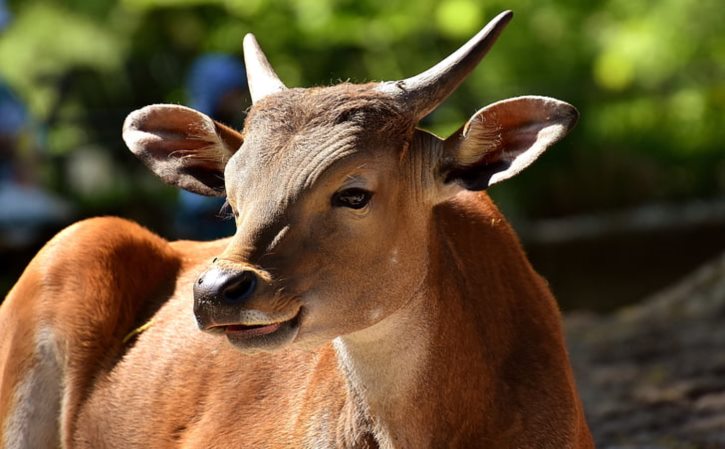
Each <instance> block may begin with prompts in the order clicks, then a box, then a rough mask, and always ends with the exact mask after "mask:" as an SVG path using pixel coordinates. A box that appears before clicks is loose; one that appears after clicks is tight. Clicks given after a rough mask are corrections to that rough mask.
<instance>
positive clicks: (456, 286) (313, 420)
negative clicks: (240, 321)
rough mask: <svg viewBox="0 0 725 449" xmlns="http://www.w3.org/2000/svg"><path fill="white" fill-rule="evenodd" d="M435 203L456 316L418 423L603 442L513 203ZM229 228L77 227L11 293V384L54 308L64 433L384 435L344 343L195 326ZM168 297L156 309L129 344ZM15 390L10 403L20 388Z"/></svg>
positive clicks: (452, 430)
mask: <svg viewBox="0 0 725 449" xmlns="http://www.w3.org/2000/svg"><path fill="white" fill-rule="evenodd" d="M435 216H436V220H435V224H434V225H433V226H434V228H435V232H436V233H437V234H438V236H439V237H438V239H437V241H438V243H437V244H436V245H435V253H434V254H432V257H433V260H435V261H436V264H435V266H434V271H433V274H432V277H433V279H431V281H432V282H431V288H433V289H435V290H438V292H439V294H438V295H436V296H438V297H439V298H441V299H445V300H444V301H440V302H439V303H438V304H437V306H438V307H440V308H441V312H444V311H445V314H446V316H448V319H447V320H441V321H440V322H438V325H437V327H438V331H437V333H436V334H437V337H438V338H437V340H438V341H437V343H436V344H435V345H434V347H435V354H434V355H433V357H432V363H431V365H430V366H428V367H427V370H428V371H429V373H427V374H428V375H427V376H426V382H425V383H424V384H422V385H421V388H420V390H419V391H418V392H417V393H416V397H417V401H416V405H415V406H414V407H413V408H412V409H408V410H401V411H400V412H401V413H403V414H404V418H405V419H409V420H412V419H415V420H416V421H420V422H421V423H422V424H423V423H424V425H421V426H420V427H418V428H417V431H418V432H420V433H419V435H416V437H420V438H426V436H428V437H430V436H434V437H435V438H434V439H433V440H432V441H430V442H429V446H430V447H454V446H456V447H457V446H462V447H471V446H470V444H471V441H472V440H471V438H475V441H479V443H480V444H481V447H496V448H507V447H511V448H514V447H516V448H523V447H552V448H566V447H572V448H574V447H576V448H585V447H592V446H591V441H590V437H589V436H588V435H589V434H588V430H587V429H586V424H585V422H584V418H583V414H582V410H581V406H580V404H579V401H578V399H577V397H576V394H575V389H574V385H573V380H572V378H571V373H570V371H569V369H568V368H567V366H568V362H567V360H566V353H565V351H564V346H563V342H562V337H561V330H560V325H559V322H558V318H557V311H556V306H555V304H554V302H553V300H552V298H551V295H550V294H549V293H548V289H547V288H546V286H545V284H544V283H543V281H542V280H541V279H540V278H539V277H538V276H537V275H536V274H535V273H534V272H533V271H532V270H531V268H530V266H529V265H528V263H527V262H526V260H525V258H524V257H523V255H522V253H521V250H520V248H519V246H518V244H517V243H516V240H515V237H514V236H513V234H512V233H511V231H510V229H509V228H508V226H507V225H506V224H505V222H504V221H503V219H502V217H501V216H500V215H499V213H498V212H497V211H496V210H495V208H493V206H492V205H491V204H490V202H489V201H488V199H487V198H486V197H485V196H484V195H472V194H461V195H459V196H458V197H457V198H456V199H455V200H454V201H452V202H450V203H447V204H442V205H440V206H438V208H437V211H436V214H435ZM69 240H70V241H69ZM99 243H101V245H99ZM226 243H227V242H225V241H219V242H213V243H209V244H197V243H185V242H180V243H176V244H171V245H169V244H166V243H164V242H163V241H161V240H159V239H158V237H156V236H154V235H152V234H150V233H149V232H148V231H145V230H143V229H141V228H139V227H138V226H136V225H134V224H132V223H129V222H124V221H121V220H117V219H97V220H92V221H88V222H84V223H81V224H78V225H75V229H74V230H73V232H69V231H66V232H64V233H62V234H61V235H60V236H59V237H57V238H56V239H54V240H53V241H52V242H51V243H49V245H48V247H46V249H44V250H43V251H42V252H41V253H40V255H39V256H38V257H37V258H36V259H35V260H34V261H33V263H32V264H31V265H30V267H29V269H28V270H27V271H26V274H25V275H24V276H23V278H22V279H21V281H20V282H19V283H18V285H17V286H16V287H15V289H14V290H13V292H12V293H11V294H10V296H9V297H8V300H7V301H6V303H5V304H3V308H2V312H3V314H2V317H3V319H4V321H3V327H2V332H3V338H2V340H0V341H2V342H3V343H4V344H3V347H2V350H3V351H2V352H1V353H0V354H2V355H3V359H2V362H3V366H4V368H5V369H4V371H3V372H5V373H6V375H5V376H4V377H3V379H2V385H3V398H7V397H8V394H9V393H8V392H9V391H11V390H12V388H11V386H12V384H13V383H15V382H17V381H18V379H17V378H15V377H14V376H11V377H8V375H7V373H8V371H10V370H9V369H8V368H9V366H12V367H13V368H14V370H12V373H15V372H22V370H23V368H22V366H19V365H18V364H16V362H13V360H14V358H17V357H22V355H23V354H25V355H26V356H27V355H28V354H30V353H32V348H30V347H28V345H27V341H29V340H30V339H29V338H28V336H27V334H29V333H32V332H33V331H34V330H35V329H37V327H38V326H39V325H40V323H41V322H42V321H44V320H43V319H40V317H41V316H45V317H48V320H51V321H52V322H53V323H55V324H54V325H53V328H54V330H55V331H56V332H57V335H58V336H59V338H62V339H63V340H64V341H65V342H66V345H65V346H64V347H65V348H67V349H66V351H68V352H66V353H65V354H63V358H64V359H65V360H66V361H67V362H66V366H65V370H66V371H65V373H66V374H65V376H66V379H65V391H66V394H68V395H69V396H68V398H69V399H68V400H67V402H66V403H65V406H66V407H67V408H68V411H66V415H65V416H66V418H67V423H66V425H65V430H66V432H67V433H66V434H65V435H63V441H64V442H65V447H68V448H84V447H89V448H90V447H94V448H99V447H109V448H111V447H119V448H121V447H122V448H131V447H154V448H159V449H162V448H172V447H207V448H212V447H219V448H224V447H239V446H238V445H239V443H234V441H238V442H241V443H242V445H243V447H250V448H251V447H254V448H262V447H307V446H309V447H323V446H321V445H309V444H307V445H306V443H305V441H306V440H305V438H306V434H308V433H309V432H311V431H313V432H314V430H315V428H318V429H320V431H319V435H320V441H322V439H323V438H324V439H328V440H329V441H330V442H331V444H332V445H333V446H334V445H338V447H368V446H366V445H371V444H373V443H372V442H371V441H370V439H371V435H372V427H371V426H372V424H371V420H372V419H373V418H372V417H370V416H366V411H365V410H361V406H360V404H359V401H358V400H357V399H356V398H355V396H354V394H352V392H350V391H348V389H347V388H346V386H345V381H344V379H343V378H342V374H341V372H340V371H339V368H338V365H337V362H336V358H335V355H334V351H333V350H332V348H331V347H330V346H329V345H325V346H323V347H321V348H320V349H319V350H317V351H305V350H294V349H290V350H286V351H284V352H282V353H281V354H258V355H254V356H243V355H241V354H239V353H237V352H236V351H235V350H234V349H233V348H232V347H231V346H229V345H228V344H227V343H226V342H225V341H223V340H222V339H220V338H215V337H213V336H208V335H206V334H203V333H200V332H199V331H198V329H196V327H195V325H194V323H193V320H192V318H191V314H190V312H189V311H190V308H191V307H190V295H189V288H190V287H189V284H191V282H192V281H193V279H194V278H195V277H196V276H197V274H198V273H199V272H200V271H201V267H202V266H203V264H205V263H207V262H208V259H209V258H210V257H212V256H213V255H214V254H215V253H217V252H218V251H219V250H220V249H221V248H223V247H224V245H225V244H226ZM182 254H184V256H182ZM489 254H496V255H497V257H495V258H493V257H487V255H489ZM79 266H81V267H84V268H83V269H82V270H78V269H77V268H76V267H79ZM452 272H453V273H457V274H455V275H451V274H452ZM148 281H155V282H152V283H149V282H148ZM139 282H140V284H139ZM79 292H84V293H83V294H82V295H81V296H79ZM143 292H148V293H146V294H144V293H143ZM154 292H156V295H154ZM130 293H133V295H129V294H130ZM159 293H160V294H161V296H157V295H158V294H159ZM458 295H460V297H461V298H468V301H457V300H454V298H455V297H457V296H458ZM473 298H480V299H478V300H472V299H473ZM20 301H23V302H22V303H21V302H20ZM21 304H22V305H21ZM28 306H31V307H32V308H33V309H34V310H36V311H38V312H42V314H41V315H40V316H39V315H37V314H33V313H32V312H29V311H30V310H31V307H28ZM156 308H159V310H158V312H156V313H155V314H154V316H155V319H154V325H153V326H152V327H151V328H150V329H149V330H148V331H146V332H144V333H143V334H141V335H140V336H139V337H138V339H137V341H135V342H133V343H131V344H130V345H129V346H127V347H122V346H121V345H120V341H121V339H122V338H123V336H124V335H125V334H126V333H127V332H128V331H129V330H130V329H131V328H133V327H134V326H136V325H137V324H139V323H142V322H144V321H145V320H146V319H147V318H148V317H149V315H150V313H149V311H150V310H154V309H156ZM8 323H10V325H8ZM21 323H22V325H20V324H21ZM23 335H25V337H23ZM61 336H62V337H61ZM11 341H15V342H17V343H16V344H13V343H10V344H8V342H11ZM11 348H12V349H11ZM8 355H11V357H8ZM2 405H3V409H2V412H3V414H2V415H1V416H5V417H7V415H8V411H9V410H10V409H9V406H11V404H10V403H9V402H8V401H6V400H5V399H3V401H2ZM370 447H374V445H372V446H370ZM411 447H412V446H411ZM415 447H422V446H415Z"/></svg>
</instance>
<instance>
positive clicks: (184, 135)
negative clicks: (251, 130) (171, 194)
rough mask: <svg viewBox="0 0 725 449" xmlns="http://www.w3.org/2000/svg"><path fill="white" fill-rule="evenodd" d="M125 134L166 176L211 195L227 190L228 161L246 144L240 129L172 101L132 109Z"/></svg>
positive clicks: (148, 163)
mask: <svg viewBox="0 0 725 449" xmlns="http://www.w3.org/2000/svg"><path fill="white" fill-rule="evenodd" d="M123 140H124V141H125V142H126V145H128V148H129V149H130V150H131V151H132V152H133V153H134V154H135V155H136V156H138V157H139V158H140V159H141V160H142V161H143V162H144V163H145V164H146V166H147V167H149V168H150V169H151V170H153V171H154V173H156V174H157V175H159V176H160V177H161V178H162V179H163V180H164V181H165V182H167V183H168V184H173V185H176V186H178V187H181V188H182V189H186V190H189V191H191V192H196V193H200V194H202V195H207V196H223V195H224V166H225V165H226V163H227V161H228V160H229V158H230V157H232V155H233V154H234V153H235V152H236V151H237V150H238V149H239V147H240V146H241V145H242V135H241V134H240V133H239V132H237V131H234V130H233V129H231V128H229V127H227V126H224V125H222V124H221V123H217V122H215V121H214V120H212V119H211V118H209V117H208V116H206V115H204V114H202V113H201V112H198V111H195V110H194V109H190V108H187V107H184V106H178V105H170V104H157V105H151V106H146V107H145V108H141V109H139V110H136V111H134V112H132V113H131V114H129V115H128V117H127V118H126V121H125V122H124V124H123Z"/></svg>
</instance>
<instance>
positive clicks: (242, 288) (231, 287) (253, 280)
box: [222, 271, 257, 303]
mask: <svg viewBox="0 0 725 449" xmlns="http://www.w3.org/2000/svg"><path fill="white" fill-rule="evenodd" d="M256 286H257V276H255V275H254V273H253V272H251V271H243V272H242V273H241V274H240V275H239V277H237V278H236V279H233V280H231V282H229V283H228V284H227V285H226V286H225V287H224V289H223V290H222V296H223V297H224V299H225V300H226V301H227V302H230V303H238V302H241V301H244V300H245V299H247V298H248V297H249V295H251V294H252V292H253V291H254V289H255V287H256Z"/></svg>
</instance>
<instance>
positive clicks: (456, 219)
mask: <svg viewBox="0 0 725 449" xmlns="http://www.w3.org/2000/svg"><path fill="white" fill-rule="evenodd" d="M510 18H511V13H510V12H505V13H502V14H500V15H499V16H498V17H496V18H495V19H494V20H493V21H492V22H491V23H489V24H488V25H487V26H486V27H485V28H484V29H483V30H482V31H481V32H480V33H479V34H477V35H476V36H475V37H473V38H472V39H471V40H470V41H469V42H468V43H467V44H465V45H464V46H463V47H461V48H460V49H459V50H458V51H456V52H455V53H453V54H452V55H451V56H449V57H448V58H446V59H445V60H443V61H442V62H441V63H439V64H438V65H436V66H434V67H433V68H431V69H429V70H428V71H426V72H424V73H422V74H420V75H417V76H414V77H412V78H409V79H406V80H402V81H395V82H382V83H370V84H363V85H354V84H340V85H336V86H332V87H322V88H312V89H287V88H286V87H285V86H284V84H283V83H282V82H281V81H280V80H279V78H278V77H277V75H275V73H274V71H273V69H272V68H271V66H270V65H269V62H268V61H267V58H266V57H265V56H264V54H263V53H262V51H261V50H260V48H259V46H258V45H257V43H256V41H255V39H254V37H252V36H251V35H249V36H247V37H246V38H245V43H244V46H245V59H246V65H247V69H248V78H249V85H250V91H251V94H252V99H253V102H254V104H253V106H252V108H251V110H250V112H249V115H248V117H247V119H246V124H245V127H244V132H243V133H241V134H240V133H239V132H237V131H235V130H233V129H230V128H228V127H226V126H224V125H222V124H220V123H217V122H214V121H213V120H211V119H210V118H209V117H207V116H205V115H203V114H201V113H199V112H197V111H194V110H192V109H189V108H186V107H183V106H176V105H153V106H148V107H145V108H143V109H140V110H138V111H135V112H133V113H131V114H130V115H129V117H128V118H127V120H126V122H125V124H124V130H123V137H124V139H125V141H126V143H127V144H128V146H129V148H130V149H131V151H133V152H134V153H135V154H137V155H138V156H139V157H140V158H141V159H142V160H143V161H144V162H145V163H146V164H147V165H148V166H149V167H150V168H151V169H152V170H153V171H155V172H156V173H157V174H158V175H159V176H161V177H162V178H163V179H164V180H165V181H166V182H168V183H171V184H174V185H177V186H179V187H182V188H185V189H188V190H191V191H194V192H198V193H201V194H206V195H226V197H227V199H228V201H229V204H230V206H231V210H232V211H233V213H234V218H235V221H236V225H237V231H236V233H235V235H234V236H233V237H231V238H228V239H224V240H219V241H213V242H203V243H202V242H188V241H180V242H172V243H169V242H167V241H165V240H163V239H161V238H160V237H157V236H155V235H154V234H152V233H150V232H149V231H147V230H145V229H143V228H141V227H140V226H138V225H136V224H133V223H131V222H128V221H124V220H121V219H117V218H100V219H93V220H88V221H84V222H81V223H78V224H75V225H73V226H71V227H69V228H68V229H66V230H64V231H62V232H61V233H60V234H58V235H57V236H56V237H55V238H54V239H53V240H51V241H50V242H49V243H48V244H47V245H46V246H45V248H43V250H42V251H41V252H40V253H39V254H38V255H37V256H36V257H35V259H33V261H32V262H31V263H30V265H29V266H28V268H27V270H26V271H25V273H24V274H23V276H22V277H21V279H20V280H19V281H18V283H17V285H16V286H15V287H14V288H13V289H12V291H11V292H10V294H9V296H8V297H7V299H6V301H5V302H4V304H3V305H2V308H0V398H1V399H0V432H1V433H0V446H2V447H4V448H55V447H59V446H60V447H65V448H125V449H127V448H158V449H162V448H239V447H248V448H282V447H290V448H299V447H307V448H376V447H380V448H416V449H418V448H441V447H450V448H470V447H488V448H496V449H505V448H556V449H562V448H577V449H584V448H591V447H593V445H592V440H591V437H590V434H589V431H588V428H587V425H586V423H585V420H584V415H583V412H582V408H581V405H580V401H579V398H578V396H577V392H576V388H575V385H574V380H573V378H572V373H571V369H570V366H569V361H568V359H567V354H566V350H565V347H564V341H563V338H562V331H561V323H560V318H559V313H558V310H557V306H556V304H555V301H554V299H553V297H552V296H551V294H550V292H549V290H548V288H547V285H546V283H545V282H544V281H543V280H542V279H541V278H540V277H539V276H538V275H537V274H536V273H535V272H534V271H533V269H532V268H531V266H530V265H529V263H528V261H527V260H526V257H525V255H524V253H523V251H522V250H521V247H520V245H519V243H518V241H517V239H516V237H515V235H514V233H513V232H512V230H511V228H510V227H509V225H508V224H507V223H506V221H505V220H504V218H503V217H502V216H501V214H500V213H499V212H498V210H497V209H496V207H495V206H494V205H493V204H492V203H491V201H490V200H489V198H488V196H487V195H486V194H485V193H484V192H482V191H483V190H485V189H486V188H487V187H489V186H491V185H493V184H496V183H498V182H500V181H504V180H506V179H508V178H510V177H512V176H513V175H515V174H517V173H518V172H519V171H521V170H522V169H523V168H525V167H526V166H528V165H529V164H530V163H531V162H532V161H533V160H535V159H536V158H537V157H538V156H539V155H540V154H541V153H542V152H543V151H544V150H545V149H546V148H548V147H549V146H551V145H552V144H553V143H555V142H556V141H558V140H559V139H561V138H562V137H563V136H564V135H565V134H566V133H567V132H568V131H569V130H570V129H571V128H572V127H573V126H574V124H575V122H576V119H577V112H576V110H575V109H574V108H573V107H572V106H570V105H568V104H566V103H563V102H561V101H557V100H554V99H551V98H545V97H519V98H513V99H509V100H504V101H501V102H498V103H494V104H492V105H489V106H487V107H485V108H483V109H481V110H480V111H478V112H477V113H476V114H474V116H473V117H472V118H471V119H470V120H469V122H468V123H467V124H466V125H465V126H463V127H462V128H461V129H460V130H459V131H458V132H456V133H454V134H453V135H452V136H450V137H448V138H446V139H440V138H438V137H436V136H434V135H432V134H430V133H428V132H425V131H422V130H420V129H417V128H416V124H417V122H418V121H419V120H420V119H421V118H422V117H423V116H425V115H427V114H428V113H430V112H431V111H432V110H434V109H435V107H436V106H437V105H439V104H440V103H441V102H442V101H443V100H444V99H445V98H446V97H447V96H448V95H449V94H450V93H451V92H452V91H453V90H454V89H455V88H456V87H457V86H458V85H459V84H460V83H461V82H462V81H463V79H464V78H465V76H466V75H467V74H468V73H469V72H470V71H471V70H473V68H474V67H475V66H476V65H477V63H478V62H479V61H480V59H481V58H482V57H483V56H484V54H485V53H486V52H487V51H488V49H489V48H490V47H491V45H492V44H493V42H494V40H495V39H496V37H497V36H498V34H499V33H500V32H501V30H502V29H503V27H504V26H505V25H506V24H507V23H508V21H509V20H510Z"/></svg>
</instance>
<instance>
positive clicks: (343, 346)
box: [334, 300, 434, 448]
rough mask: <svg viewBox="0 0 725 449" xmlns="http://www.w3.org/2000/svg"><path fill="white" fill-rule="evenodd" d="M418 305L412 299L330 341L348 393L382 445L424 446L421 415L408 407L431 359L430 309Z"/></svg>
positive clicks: (386, 446)
mask: <svg viewBox="0 0 725 449" xmlns="http://www.w3.org/2000/svg"><path fill="white" fill-rule="evenodd" d="M421 305H422V302H421V301H418V300H412V301H411V302H410V303H408V305H407V306H406V307H403V308H402V309H400V310H398V311H397V312H396V313H395V314H394V315H393V316H390V317H388V318H386V319H385V320H383V321H382V322H380V323H378V324H377V325H375V326H373V328H369V329H366V330H365V331H361V332H357V333H355V334H352V335H348V336H345V337H340V338H338V339H336V340H335V341H334V346H335V350H336V352H337V356H338V360H339V363H340V365H341V367H342V369H343V371H344V372H345V374H346V379H347V384H348V388H349V390H350V396H349V397H350V398H351V400H353V401H354V402H355V404H354V406H355V408H362V412H363V414H364V415H367V416H369V417H370V420H371V425H372V426H373V432H374V434H375V436H376V438H377V440H378V441H379V443H380V445H381V447H383V448H394V447H421V448H422V447H425V446H424V445H422V444H421V443H422V441H419V440H418V438H420V437H421V436H422V435H421V433H420V431H419V429H418V425H419V423H420V422H423V421H424V420H425V415H423V416H414V415H416V413H415V411H411V407H410V404H411V403H415V402H417V401H418V400H419V398H417V395H418V392H419V387H420V384H421V381H422V380H423V379H424V378H425V376H426V373H425V367H426V365H427V363H428V361H429V359H430V344H431V335H430V332H431V326H430V320H432V319H434V312H433V311H430V310H429V311H425V310H420V309H421ZM391 441H395V444H391Z"/></svg>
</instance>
